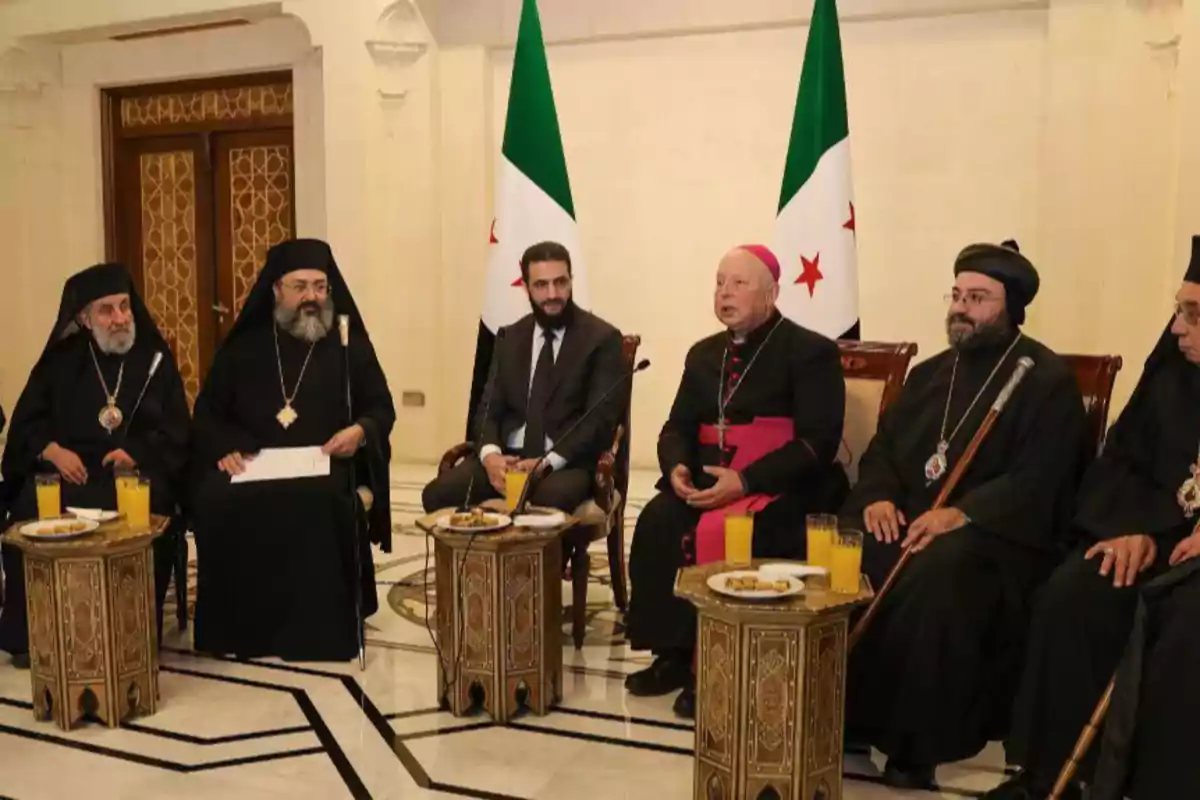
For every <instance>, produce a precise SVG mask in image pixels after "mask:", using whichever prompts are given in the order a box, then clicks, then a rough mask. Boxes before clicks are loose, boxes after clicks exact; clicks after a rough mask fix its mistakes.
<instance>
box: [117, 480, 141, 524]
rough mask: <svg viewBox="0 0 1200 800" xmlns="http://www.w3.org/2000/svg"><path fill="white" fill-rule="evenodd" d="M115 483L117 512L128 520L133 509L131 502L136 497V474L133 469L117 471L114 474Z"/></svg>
mask: <svg viewBox="0 0 1200 800" xmlns="http://www.w3.org/2000/svg"><path fill="white" fill-rule="evenodd" d="M115 476H116V483H117V512H118V513H120V514H121V516H123V517H125V519H126V520H128V519H129V514H130V512H131V510H132V508H133V506H132V500H133V499H134V498H135V497H136V496H137V487H138V472H137V470H135V469H119V470H117V471H116V473H115Z"/></svg>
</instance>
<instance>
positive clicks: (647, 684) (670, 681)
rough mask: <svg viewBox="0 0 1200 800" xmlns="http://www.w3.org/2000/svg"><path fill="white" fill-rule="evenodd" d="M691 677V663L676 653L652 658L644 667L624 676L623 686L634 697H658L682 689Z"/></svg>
mask: <svg viewBox="0 0 1200 800" xmlns="http://www.w3.org/2000/svg"><path fill="white" fill-rule="evenodd" d="M691 679H692V664H691V662H690V661H685V660H684V659H682V658H680V657H679V656H676V655H664V656H659V657H658V658H656V659H654V663H653V664H651V665H650V666H649V667H646V669H643V670H641V671H639V672H635V673H633V674H632V675H629V676H627V677H626V678H625V688H626V689H627V690H628V691H629V693H630V694H631V695H634V696H635V697H659V696H661V695H664V694H670V693H671V692H674V691H676V690H677V689H682V688H683V687H684V686H686V685H687V683H688V681H690V680H691Z"/></svg>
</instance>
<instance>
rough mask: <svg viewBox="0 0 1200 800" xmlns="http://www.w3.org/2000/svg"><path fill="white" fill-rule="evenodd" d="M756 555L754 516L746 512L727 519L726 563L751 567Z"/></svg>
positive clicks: (731, 515) (732, 515)
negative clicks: (752, 558)
mask: <svg viewBox="0 0 1200 800" xmlns="http://www.w3.org/2000/svg"><path fill="white" fill-rule="evenodd" d="M753 553H754V514H753V513H751V512H749V511H744V512H742V513H741V514H730V515H729V516H727V517H725V561H726V563H728V564H735V565H737V566H746V567H748V566H750V559H751V557H752V555H753Z"/></svg>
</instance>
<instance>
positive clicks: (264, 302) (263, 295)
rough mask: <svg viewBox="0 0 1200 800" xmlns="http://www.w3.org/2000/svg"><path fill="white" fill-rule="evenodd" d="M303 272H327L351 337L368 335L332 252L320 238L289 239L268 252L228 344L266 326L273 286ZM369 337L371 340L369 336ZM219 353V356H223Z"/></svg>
mask: <svg viewBox="0 0 1200 800" xmlns="http://www.w3.org/2000/svg"><path fill="white" fill-rule="evenodd" d="M300 269H315V270H320V271H321V272H324V273H325V277H326V279H327V280H328V281H329V289H330V292H331V294H330V296H331V297H332V298H333V306H334V312H335V313H337V314H346V315H347V316H349V317H350V331H351V334H352V335H358V336H367V328H366V325H365V324H364V323H363V319H362V315H361V314H360V313H359V311H358V305H357V304H355V302H354V296H353V295H351V294H350V287H349V286H347V285H346V279H345V278H343V277H342V271H341V270H340V269H338V265H337V262H336V261H334V260H333V250H331V249H330V247H329V245H328V244H327V243H326V242H323V241H321V240H320V239H289V240H288V241H286V242H280V243H279V244H277V245H275V246H274V247H272V248H271V249H270V250H268V251H267V262H266V263H265V264H264V265H263V268H262V269H261V270H260V271H259V273H258V278H257V279H256V280H255V282H254V286H253V287H251V289H250V294H248V295H247V296H246V302H245V303H243V304H242V310H241V311H240V312H239V313H238V317H237V320H236V321H234V323H233V328H232V329H231V330H230V331H229V335H228V336H226V337H225V342H224V343H223V344H222V349H223V347H224V344H227V343H229V342H231V341H233V340H234V339H236V338H237V337H238V336H240V335H241V334H242V333H244V332H245V331H247V330H249V329H251V328H253V327H254V326H255V325H260V324H265V323H267V322H270V321H273V320H274V319H275V291H274V286H275V284H276V283H278V282H279V281H280V280H281V279H282V278H283V276H284V275H287V274H288V273H289V272H295V271H296V270H300ZM368 338H369V337H368ZM220 355H221V354H220V351H219V350H218V352H217V357H218V358H219V357H220Z"/></svg>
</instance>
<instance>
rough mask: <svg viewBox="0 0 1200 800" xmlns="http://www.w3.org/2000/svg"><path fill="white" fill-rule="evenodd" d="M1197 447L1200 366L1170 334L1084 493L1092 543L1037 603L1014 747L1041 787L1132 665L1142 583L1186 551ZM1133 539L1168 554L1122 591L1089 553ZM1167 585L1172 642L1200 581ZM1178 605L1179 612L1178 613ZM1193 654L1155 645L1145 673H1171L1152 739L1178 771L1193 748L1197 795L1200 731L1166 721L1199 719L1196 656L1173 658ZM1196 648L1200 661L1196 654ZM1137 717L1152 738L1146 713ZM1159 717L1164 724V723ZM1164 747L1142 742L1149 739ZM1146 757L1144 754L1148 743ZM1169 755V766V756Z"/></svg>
mask: <svg viewBox="0 0 1200 800" xmlns="http://www.w3.org/2000/svg"><path fill="white" fill-rule="evenodd" d="M1198 445H1200V368H1197V367H1196V366H1195V365H1193V364H1190V363H1188V362H1187V361H1186V360H1185V359H1184V358H1183V356H1182V354H1181V353H1180V352H1179V350H1178V347H1177V346H1176V343H1175V340H1174V337H1173V336H1171V335H1170V334H1169V333H1164V334H1163V338H1162V339H1161V340H1160V342H1159V345H1158V347H1157V348H1156V349H1155V351H1154V353H1152V354H1151V356H1150V358H1149V359H1147V361H1146V367H1145V369H1144V371H1143V373H1142V377H1141V379H1140V380H1139V382H1138V386H1137V388H1136V389H1135V391H1134V393H1133V396H1132V397H1131V398H1130V401H1129V404H1128V405H1127V406H1126V407H1125V410H1124V411H1123V412H1122V413H1121V416H1120V418H1119V419H1118V420H1117V422H1116V424H1114V425H1113V427H1112V430H1111V431H1110V432H1109V435H1108V439H1107V441H1106V443H1105V447H1104V452H1103V454H1102V455H1101V456H1100V457H1099V458H1098V459H1097V460H1096V461H1095V463H1094V464H1092V466H1091V468H1090V469H1089V470H1088V472H1087V475H1086V477H1085V479H1084V482H1083V485H1082V487H1081V488H1080V492H1079V499H1078V507H1079V509H1078V514H1077V515H1076V518H1075V528H1076V530H1077V532H1078V533H1079V535H1080V537H1081V538H1082V540H1083V542H1082V545H1081V546H1080V548H1079V549H1078V550H1077V551H1076V552H1074V553H1072V554H1071V555H1070V556H1068V557H1067V559H1066V560H1065V561H1064V562H1063V564H1062V565H1061V566H1060V567H1059V568H1058V569H1057V570H1056V571H1055V573H1054V575H1053V576H1052V577H1051V578H1050V580H1049V581H1047V583H1046V585H1045V586H1044V587H1043V588H1042V590H1041V591H1040V593H1039V597H1038V602H1037V605H1036V607H1035V614H1034V622H1033V625H1032V626H1031V629H1030V636H1029V644H1028V658H1027V660H1026V663H1025V670H1024V674H1023V676H1022V679H1021V686H1020V692H1019V694H1018V695H1017V700H1016V704H1015V707H1014V712H1013V727H1012V734H1011V737H1010V739H1009V741H1008V742H1007V743H1006V744H1007V750H1008V758H1009V760H1010V761H1011V762H1013V763H1015V764H1018V765H1020V766H1022V767H1024V768H1025V770H1026V771H1028V772H1029V773H1030V774H1031V775H1032V776H1034V778H1035V781H1036V782H1037V783H1039V784H1043V785H1045V786H1046V787H1047V788H1048V786H1049V785H1050V784H1051V783H1052V782H1053V780H1054V777H1055V776H1056V775H1057V773H1058V771H1059V769H1060V768H1061V766H1062V764H1063V762H1064V761H1065V760H1066V759H1067V757H1068V756H1069V755H1070V753H1071V749H1072V747H1073V746H1074V744H1075V740H1076V739H1077V737H1078V736H1079V732H1080V730H1081V729H1082V728H1083V726H1084V724H1085V723H1086V722H1087V720H1088V718H1089V716H1090V715H1091V713H1092V709H1093V708H1094V707H1095V705H1096V703H1097V702H1098V701H1099V700H1100V697H1101V695H1102V694H1103V692H1104V688H1105V686H1106V685H1107V684H1108V681H1109V680H1110V678H1111V677H1112V675H1113V673H1114V671H1115V670H1116V667H1117V664H1118V663H1119V662H1120V660H1121V654H1122V652H1123V651H1124V650H1125V648H1126V645H1127V642H1128V640H1129V634H1130V630H1131V628H1132V627H1133V624H1134V618H1135V613H1136V612H1137V610H1138V597H1139V593H1140V592H1141V588H1140V587H1141V585H1142V584H1144V583H1146V582H1147V581H1155V580H1157V579H1159V578H1160V577H1162V573H1163V572H1164V571H1165V570H1167V568H1168V559H1169V558H1170V556H1171V552H1172V551H1173V550H1174V548H1175V546H1176V544H1178V543H1179V541H1180V540H1181V539H1183V538H1184V537H1186V536H1187V535H1188V534H1189V533H1191V531H1192V526H1193V523H1194V520H1188V519H1186V518H1185V517H1184V514H1183V510H1182V508H1181V507H1180V506H1179V504H1178V502H1177V500H1176V492H1177V491H1178V489H1179V487H1180V485H1181V484H1182V483H1183V481H1184V480H1185V479H1187V477H1188V476H1189V467H1190V466H1191V465H1192V464H1194V463H1195V462H1196V451H1197V447H1198ZM1131 533H1144V534H1147V535H1149V536H1151V537H1153V538H1154V540H1155V543H1156V545H1157V549H1158V555H1157V558H1156V560H1155V562H1154V564H1153V566H1152V567H1151V568H1150V569H1149V570H1147V572H1145V573H1144V574H1143V575H1142V577H1141V581H1140V582H1139V585H1138V586H1137V587H1132V588H1130V587H1127V588H1123V589H1117V588H1114V587H1113V585H1112V576H1111V575H1110V576H1108V577H1101V576H1100V575H1099V574H1098V569H1099V566H1100V558H1096V559H1093V560H1091V561H1088V560H1085V559H1084V555H1083V554H1084V552H1085V551H1086V549H1087V548H1088V547H1090V546H1091V545H1093V544H1095V543H1096V542H1098V541H1103V540H1106V539H1113V538H1116V537H1118V536H1124V535H1127V534H1131ZM1163 580H1165V581H1167V582H1168V584H1170V590H1169V591H1167V590H1166V589H1158V590H1152V591H1151V592H1150V593H1151V594H1153V595H1154V597H1155V601H1154V603H1153V604H1152V608H1154V609H1158V608H1162V609H1163V610H1164V613H1166V614H1167V616H1169V617H1171V621H1170V622H1169V623H1166V622H1165V623H1164V627H1163V629H1162V630H1163V635H1166V634H1167V632H1168V631H1169V630H1171V629H1172V628H1171V626H1173V625H1178V624H1180V623H1181V622H1182V621H1183V620H1184V619H1185V618H1186V617H1187V615H1188V614H1190V615H1191V616H1190V624H1191V625H1192V626H1193V627H1192V629H1191V630H1192V631H1194V630H1195V629H1196V628H1195V626H1196V625H1197V624H1200V616H1196V612H1197V609H1196V608H1195V607H1194V606H1193V608H1192V610H1191V611H1184V610H1182V607H1183V606H1185V605H1186V604H1187V603H1188V602H1189V601H1195V599H1196V592H1197V591H1198V589H1197V588H1196V587H1195V584H1197V581H1196V580H1195V579H1192V581H1191V582H1190V584H1187V585H1182V586H1176V585H1175V584H1174V582H1173V581H1174V578H1172V577H1170V576H1167V577H1164V578H1163ZM1177 607H1178V609H1179V610H1175V609H1177ZM1155 619H1156V616H1155V615H1153V614H1152V615H1151V617H1150V618H1149V619H1148V620H1147V621H1146V625H1145V626H1144V627H1143V634H1139V635H1141V636H1148V637H1149V638H1147V639H1146V643H1147V646H1149V644H1150V643H1151V642H1153V641H1156V637H1157V634H1155V630H1156V627H1157V623H1155V622H1154V620H1155ZM1189 647H1194V642H1193V643H1192V644H1191V645H1188V644H1186V643H1182V642H1179V643H1176V644H1172V643H1170V642H1168V643H1165V644H1163V646H1162V649H1159V648H1158V646H1155V649H1154V650H1153V651H1152V652H1153V653H1154V656H1153V658H1154V659H1155V665H1154V666H1153V668H1152V670H1147V672H1146V674H1147V675H1149V674H1152V673H1153V674H1155V675H1161V676H1162V677H1161V678H1159V677H1156V678H1155V686H1154V687H1153V692H1154V694H1152V695H1150V696H1149V700H1148V701H1147V706H1148V707H1147V708H1146V709H1145V712H1144V713H1145V714H1146V715H1148V720H1149V722H1148V723H1147V725H1146V730H1147V731H1148V732H1147V733H1146V736H1147V737H1159V736H1163V734H1164V733H1167V732H1170V734H1169V735H1168V736H1164V738H1162V739H1158V740H1157V741H1158V742H1159V745H1156V746H1162V747H1163V750H1162V755H1163V758H1162V759H1160V758H1159V757H1155V758H1154V759H1153V763H1155V764H1158V765H1165V764H1168V763H1170V762H1171V761H1173V760H1174V758H1175V754H1178V753H1181V752H1182V751H1181V750H1180V749H1179V748H1186V749H1188V750H1189V752H1192V753H1193V755H1192V757H1191V760H1190V761H1188V763H1181V762H1179V763H1177V766H1176V769H1178V770H1183V771H1184V772H1181V773H1180V774H1181V775H1189V777H1188V778H1182V777H1181V780H1188V779H1190V780H1191V781H1192V783H1191V785H1192V786H1193V787H1195V786H1197V782H1196V781H1197V780H1198V778H1197V775H1198V773H1197V771H1196V765H1197V762H1196V760H1195V758H1194V743H1195V741H1196V737H1195V729H1194V728H1193V729H1192V732H1191V733H1190V734H1187V733H1186V731H1184V730H1183V729H1182V727H1181V726H1182V724H1183V723H1182V717H1178V718H1176V717H1169V716H1164V717H1159V716H1158V715H1159V713H1160V712H1162V711H1163V710H1164V709H1165V707H1166V706H1168V705H1171V704H1172V703H1175V704H1176V705H1177V708H1176V709H1175V710H1177V711H1188V710H1190V712H1191V713H1193V714H1194V713H1195V710H1196V705H1195V698H1196V697H1200V681H1198V680H1197V679H1196V677H1195V675H1196V674H1197V673H1196V671H1195V667H1196V666H1197V664H1196V662H1195V660H1192V662H1191V665H1190V666H1189V665H1188V664H1187V663H1186V660H1185V661H1184V662H1181V663H1175V664H1172V663H1168V662H1169V661H1170V659H1172V658H1174V657H1176V656H1175V655H1174V654H1176V653H1181V652H1187V651H1188V648H1189ZM1190 652H1191V653H1192V657H1193V659H1194V657H1195V653H1196V650H1194V649H1192V650H1190ZM1160 656H1161V657H1162V659H1161V661H1159V657H1160ZM1148 663H1149V662H1148ZM1187 669H1191V670H1192V672H1191V675H1185V674H1184V671H1185V670H1187ZM1135 688H1136V687H1135ZM1189 693H1190V696H1189ZM1172 697H1173V698H1174V699H1172ZM1135 700H1136V698H1135ZM1134 705H1135V707H1136V702H1135V704H1134ZM1115 709H1116V705H1114V710H1115ZM1138 719H1139V721H1138V726H1139V737H1141V731H1142V722H1141V720H1142V717H1139V718H1138ZM1192 719H1193V720H1194V719H1195V717H1194V716H1193V717H1192ZM1160 720H1161V721H1163V722H1162V725H1163V726H1164V727H1159V722H1158V721H1160ZM1171 720H1174V721H1171ZM1170 735H1179V736H1180V737H1181V738H1180V739H1179V741H1178V743H1177V744H1176V745H1174V746H1173V747H1172V746H1167V742H1168V740H1169V736H1170ZM1154 740H1155V739H1153V738H1146V739H1141V738H1139V742H1144V741H1154ZM1185 742H1186V743H1187V744H1186V745H1185V744H1184V743H1185ZM1098 752H1099V747H1093V748H1092V749H1091V751H1090V752H1089V754H1088V758H1087V759H1086V760H1085V761H1084V763H1083V765H1082V767H1081V769H1080V770H1079V774H1078V777H1079V778H1080V779H1082V780H1084V781H1088V780H1089V779H1090V777H1091V773H1092V769H1093V766H1094V765H1095V757H1096V755H1097V754H1098ZM1137 752H1138V753H1139V754H1142V753H1143V751H1142V750H1141V745H1140V743H1139V745H1138V751H1137ZM1167 754H1170V758H1166V756H1167ZM1140 757H1141V755H1139V758H1140ZM1185 760H1186V759H1185ZM1189 771H1190V773H1189ZM1110 774H1111V773H1110ZM1168 774H1169V773H1168ZM1168 774H1163V775H1160V776H1159V779H1160V780H1166V778H1167V777H1168ZM1137 775H1138V780H1145V781H1147V782H1148V783H1146V784H1143V786H1145V785H1155V784H1153V781H1154V780H1155V778H1154V777H1153V776H1151V775H1149V774H1148V773H1146V772H1145V771H1143V770H1141V769H1140V768H1139V769H1138V771H1137ZM1158 785H1160V786H1166V785H1169V784H1167V783H1162V784H1158ZM1130 796H1132V797H1133V798H1135V800H1155V799H1156V798H1159V797H1168V796H1170V797H1194V796H1200V788H1198V789H1195V790H1194V791H1192V792H1187V791H1181V792H1178V793H1175V794H1169V793H1168V794H1161V793H1154V792H1150V793H1146V794H1131V795H1130Z"/></svg>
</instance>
